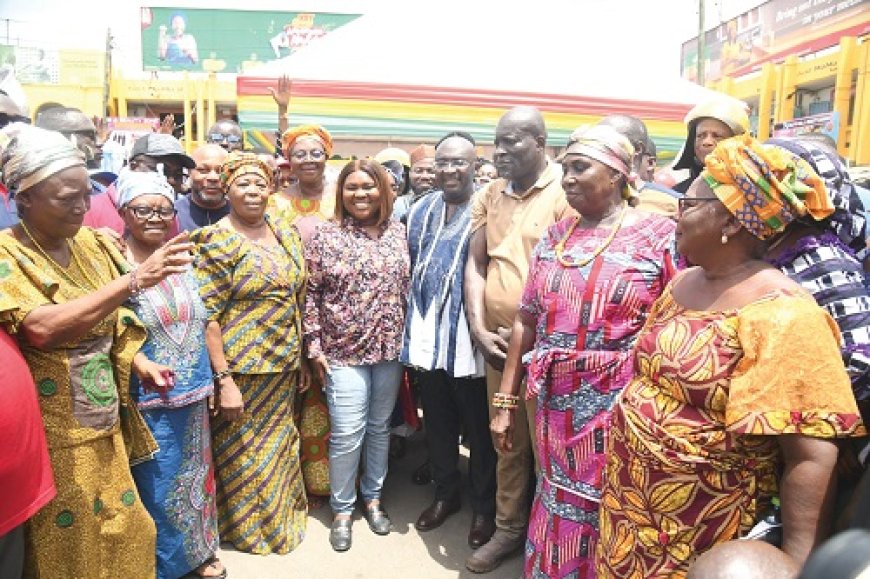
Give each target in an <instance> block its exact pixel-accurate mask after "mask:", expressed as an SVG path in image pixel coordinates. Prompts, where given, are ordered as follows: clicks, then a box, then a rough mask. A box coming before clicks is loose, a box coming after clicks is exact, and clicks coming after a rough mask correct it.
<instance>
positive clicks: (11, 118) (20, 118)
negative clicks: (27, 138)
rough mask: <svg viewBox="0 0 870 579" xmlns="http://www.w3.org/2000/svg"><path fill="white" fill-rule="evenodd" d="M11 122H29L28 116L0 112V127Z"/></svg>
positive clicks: (26, 123)
mask: <svg viewBox="0 0 870 579" xmlns="http://www.w3.org/2000/svg"><path fill="white" fill-rule="evenodd" d="M11 123H24V124H25V125H29V124H30V117H25V116H24V115H10V114H8V113H0V127H5V126H6V125H8V124H11Z"/></svg>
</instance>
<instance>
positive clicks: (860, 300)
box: [771, 232, 870, 400]
mask: <svg viewBox="0 0 870 579" xmlns="http://www.w3.org/2000/svg"><path fill="white" fill-rule="evenodd" d="M771 264H772V265H773V266H774V267H777V268H779V270H780V271H781V272H782V273H784V274H785V275H787V276H788V277H790V278H791V279H792V280H793V281H794V282H796V283H798V284H800V286H801V287H803V288H804V289H805V290H807V291H808V292H809V293H810V295H812V296H813V299H815V300H816V303H817V304H819V305H820V306H822V307H823V308H824V309H825V311H826V312H828V314H830V316H831V317H832V318H833V319H834V321H835V322H836V323H837V327H838V328H839V329H840V333H841V334H842V336H843V342H842V344H841V345H840V351H841V352H842V355H843V363H844V364H845V365H846V371H847V372H848V373H849V379H850V380H851V381H852V392H853V393H854V394H855V399H856V400H867V399H870V296H868V285H867V275H866V273H865V272H864V266H863V264H862V263H861V262H860V261H858V260H857V259H856V258H855V257H854V255H853V254H852V252H851V251H850V250H849V249H848V248H847V247H846V246H845V245H844V243H843V241H842V240H841V238H840V237H839V236H838V235H836V234H834V233H833V232H825V233H823V234H822V235H820V236H818V237H814V236H810V237H804V238H803V239H801V240H800V241H798V243H797V244H796V245H795V246H794V247H793V248H791V249H789V250H788V251H785V252H783V254H782V255H780V256H779V257H777V258H776V259H774V260H772V263H771Z"/></svg>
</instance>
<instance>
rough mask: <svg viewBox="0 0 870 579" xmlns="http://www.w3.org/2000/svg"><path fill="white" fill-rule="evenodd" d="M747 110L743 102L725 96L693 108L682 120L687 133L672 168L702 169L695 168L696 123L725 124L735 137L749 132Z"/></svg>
mask: <svg viewBox="0 0 870 579" xmlns="http://www.w3.org/2000/svg"><path fill="white" fill-rule="evenodd" d="M747 110H748V107H747V106H746V103H744V102H743V101H739V100H737V99H734V98H731V97H725V96H718V97H715V98H713V99H711V100H708V101H705V102H702V103H701V104H699V105H696V106H695V107H693V108H692V110H690V111H689V112H688V113H686V117H685V118H684V119H683V122H684V123H686V127H687V128H688V131H689V133H688V135H687V136H686V142H685V144H683V149H682V151H680V154H679V155H678V156H677V162H676V163H674V167H673V168H674V169H695V170H696V171H700V170H701V169H703V167H697V165H698V162H697V160H696V159H695V135H696V134H697V129H698V121H700V120H701V119H715V120H717V121H719V122H722V123H725V124H726V125H727V126H728V128H730V129H731V133H732V135H733V136H735V137H736V136H738V135H742V134H744V133H748V132H749V113H748V112H747ZM695 174H697V173H695Z"/></svg>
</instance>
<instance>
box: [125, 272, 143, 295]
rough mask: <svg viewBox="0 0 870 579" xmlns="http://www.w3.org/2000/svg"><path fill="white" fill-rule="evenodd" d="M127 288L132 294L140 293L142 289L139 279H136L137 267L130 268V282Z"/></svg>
mask: <svg viewBox="0 0 870 579" xmlns="http://www.w3.org/2000/svg"><path fill="white" fill-rule="evenodd" d="M127 289H129V290H130V295H131V296H135V295H139V292H141V291H142V287H141V286H140V285H139V280H138V279H136V268H135V267H134V268H133V269H131V270H130V284H129V285H128V286H127Z"/></svg>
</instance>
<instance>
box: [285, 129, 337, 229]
mask: <svg viewBox="0 0 870 579" xmlns="http://www.w3.org/2000/svg"><path fill="white" fill-rule="evenodd" d="M281 152H282V153H283V154H284V157H285V158H286V159H287V160H288V161H290V172H291V174H292V175H293V177H295V179H294V180H292V181H291V182H290V183H289V185H288V186H287V187H286V188H285V189H282V190H280V191H276V192H275V194H274V195H273V196H272V198H271V199H270V200H269V213H270V214H271V215H273V216H281V217H282V218H283V219H284V220H285V221H288V222H290V223H292V224H294V225H295V226H296V229H298V230H299V235H301V236H302V241H303V242H307V241H308V240H309V239H310V238H311V235H312V234H313V233H314V229H315V228H316V227H317V226H318V225H319V224H320V223H323V222H324V221H326V220H328V219H332V215H333V213H334V211H335V195H334V193H335V187H334V185H333V184H330V183H327V182H326V178H325V177H324V173H325V171H326V161H327V160H328V159H329V157H330V156H332V136H330V134H329V132H328V131H327V130H326V129H324V128H323V127H320V126H317V125H301V126H298V127H293V128H290V129H287V130H286V131H285V132H284V134H283V135H282V136H281Z"/></svg>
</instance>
